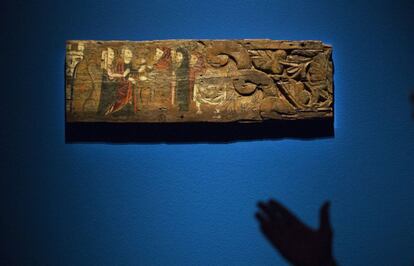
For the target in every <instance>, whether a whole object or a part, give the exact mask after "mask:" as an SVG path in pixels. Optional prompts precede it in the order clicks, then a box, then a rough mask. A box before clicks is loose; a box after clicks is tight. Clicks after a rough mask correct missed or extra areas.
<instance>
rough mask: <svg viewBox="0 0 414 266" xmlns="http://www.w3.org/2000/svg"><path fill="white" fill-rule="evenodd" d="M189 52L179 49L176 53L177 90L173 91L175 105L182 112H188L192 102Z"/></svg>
mask: <svg viewBox="0 0 414 266" xmlns="http://www.w3.org/2000/svg"><path fill="white" fill-rule="evenodd" d="M189 61H190V60H189V54H188V51H187V50H186V49H185V48H183V47H179V48H177V50H176V51H175V53H174V63H175V68H174V74H175V75H174V77H175V89H174V90H173V95H172V97H173V103H175V104H176V105H178V108H179V110H180V111H188V109H189V101H190V91H189V90H190V82H189V79H188V74H189V73H188V69H189Z"/></svg>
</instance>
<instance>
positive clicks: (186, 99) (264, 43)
mask: <svg viewBox="0 0 414 266" xmlns="http://www.w3.org/2000/svg"><path fill="white" fill-rule="evenodd" d="M65 73H66V119H67V122H138V123H140V122H151V123H155V122H156V123H158V122H232V121H256V122H260V121H263V120H268V119H275V120H301V119H312V118H328V119H331V118H332V117H333V65H332V48H331V46H328V45H325V44H323V43H322V42H320V41H274V40H166V41H142V42H133V41H68V42H67V45H66V71H65Z"/></svg>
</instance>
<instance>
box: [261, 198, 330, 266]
mask: <svg viewBox="0 0 414 266" xmlns="http://www.w3.org/2000/svg"><path fill="white" fill-rule="evenodd" d="M329 206H330V203H329V202H325V203H324V204H323V205H322V207H321V209H320V225H319V228H318V229H317V230H313V229H311V228H309V227H308V226H307V225H305V224H304V223H302V222H301V221H300V220H299V219H298V218H297V217H296V216H295V215H293V214H292V213H291V212H290V211H289V210H288V209H286V208H285V207H284V206H283V205H282V204H280V203H278V202H276V201H275V200H273V199H271V200H269V201H268V202H267V203H265V202H259V203H258V207H259V208H260V210H259V211H258V212H257V213H256V218H257V219H258V220H259V222H260V227H261V230H262V232H263V234H264V235H265V236H266V238H267V239H268V240H269V241H270V242H271V244H272V245H273V246H274V247H275V248H276V249H277V250H278V251H279V252H280V254H281V255H282V256H283V257H284V258H285V259H286V260H288V261H289V262H290V263H292V264H293V265H301V266H316V265H317V266H328V265H336V263H335V260H334V258H333V256H332V236H333V232H332V228H331V224H330V221H329V220H330V219H329Z"/></svg>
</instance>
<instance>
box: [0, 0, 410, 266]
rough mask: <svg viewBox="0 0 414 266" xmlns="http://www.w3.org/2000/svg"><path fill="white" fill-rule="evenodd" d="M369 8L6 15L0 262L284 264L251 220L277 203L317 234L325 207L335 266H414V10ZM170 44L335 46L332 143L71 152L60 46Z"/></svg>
mask: <svg viewBox="0 0 414 266" xmlns="http://www.w3.org/2000/svg"><path fill="white" fill-rule="evenodd" d="M370 2H371V1H322V0H314V1H303V2H301V1H287V0H284V1H233V0H227V1H214V0H209V1H198V2H196V1H158V0H152V1H147V2H139V1H132V0H131V1H113V2H112V1H109V0H97V1H86V0H83V1H51V0H50V1H13V2H9V3H4V4H2V17H1V22H2V35H3V38H4V39H3V40H2V42H1V46H2V50H1V51H2V55H1V58H2V60H3V63H2V75H1V76H2V83H1V84H2V86H1V92H2V100H1V111H2V112H1V116H0V117H1V121H2V124H1V132H0V139H1V150H0V152H1V154H2V157H3V159H2V160H1V176H2V177H1V179H0V180H1V183H0V187H1V195H0V199H1V202H0V204H1V213H0V215H1V217H0V218H1V219H0V223H1V224H0V225H1V236H0V239H1V246H2V248H1V253H0V258H1V259H2V260H3V261H11V262H22V263H23V264H36V263H38V264H49V265H60V264H61V265H94V264H97V265H137V264H141V265H270V264H274V265H286V262H284V261H283V259H281V258H280V257H279V255H278V254H277V253H276V252H275V251H274V250H273V249H272V247H271V246H270V245H269V244H268V243H267V242H266V241H265V239H264V238H263V237H262V235H261V234H260V232H259V230H258V225H257V223H256V221H255V219H254V212H255V210H256V206H255V204H256V202H257V201H258V200H260V199H267V198H269V197H275V198H276V199H279V200H280V201H281V202H283V203H284V204H286V205H287V206H288V207H289V208H291V209H292V210H293V211H294V212H295V213H296V214H298V216H299V217H300V218H302V219H303V220H304V221H305V222H306V223H308V224H309V225H311V226H316V225H317V224H318V211H319V207H320V205H321V204H322V202H323V201H324V200H325V199H330V200H331V201H332V206H331V207H332V208H331V210H332V212H331V215H332V223H333V227H334V230H335V238H334V253H335V256H336V258H337V260H338V261H339V262H340V263H341V265H412V263H413V262H414V255H413V250H414V230H413V228H414V178H413V173H414V157H413V156H414V142H413V133H414V121H413V120H412V118H411V106H410V102H409V98H408V96H409V94H410V91H412V90H414V89H413V87H414V75H413V74H412V68H413V67H412V66H413V65H412V61H413V59H414V56H413V51H414V50H413V47H414V34H413V30H412V26H413V19H412V15H413V13H414V12H413V11H414V2H413V1H372V2H371V3H370ZM176 38H180V39H190V38H201V39H209V38H212V39H232V38H237V39H238V38H272V39H292V40H301V39H304V40H306V39H317V40H322V41H324V42H325V43H329V44H332V45H333V47H334V56H333V58H334V61H335V89H336V91H335V100H336V101H335V137H332V138H324V139H317V140H296V139H287V140H272V141H243V142H236V143H231V144H133V143H132V144H101V143H95V144H92V143H83V144H65V138H64V129H65V125H64V106H63V105H64V89H63V87H64V73H63V65H64V52H65V40H68V39H103V40H104V39H107V40H110V39H130V40H154V39H176ZM172 134H173V133H172Z"/></svg>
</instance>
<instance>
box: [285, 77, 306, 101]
mask: <svg viewBox="0 0 414 266" xmlns="http://www.w3.org/2000/svg"><path fill="white" fill-rule="evenodd" d="M283 88H284V90H285V91H286V92H287V93H288V94H289V95H290V96H291V98H292V100H294V101H295V103H297V104H298V105H300V106H306V105H307V104H308V103H309V101H310V98H311V94H310V92H309V91H307V90H305V86H304V84H303V83H302V82H300V81H295V80H291V81H290V82H289V83H286V84H284V85H283Z"/></svg>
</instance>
